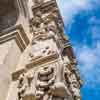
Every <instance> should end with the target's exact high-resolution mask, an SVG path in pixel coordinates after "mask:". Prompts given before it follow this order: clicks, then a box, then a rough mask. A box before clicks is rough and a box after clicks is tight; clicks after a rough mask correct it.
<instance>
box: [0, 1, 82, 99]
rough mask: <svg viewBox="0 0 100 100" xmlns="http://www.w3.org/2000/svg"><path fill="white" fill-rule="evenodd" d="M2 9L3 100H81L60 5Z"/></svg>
mask: <svg viewBox="0 0 100 100" xmlns="http://www.w3.org/2000/svg"><path fill="white" fill-rule="evenodd" d="M0 8H1V11H0V21H1V23H0V68H1V71H0V76H1V77H0V86H1V88H0V100H81V96H80V88H81V85H82V83H81V80H80V76H79V73H78V70H77V69H76V65H77V62H76V58H75V56H74V54H73V50H72V47H71V45H70V44H69V41H68V37H66V38H65V35H64V29H63V28H64V25H63V21H62V18H61V15H60V12H59V9H58V7H57V3H56V0H14V1H13V0H1V1H0ZM11 77H12V79H11Z"/></svg>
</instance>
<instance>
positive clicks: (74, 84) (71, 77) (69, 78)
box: [64, 68, 81, 100]
mask: <svg viewBox="0 0 100 100" xmlns="http://www.w3.org/2000/svg"><path fill="white" fill-rule="evenodd" d="M64 76H65V80H66V82H67V83H68V86H69V90H70V91H71V92H72V95H73V97H74V99H75V100H81V96H80V84H79V82H78V80H77V78H76V75H75V73H73V72H71V71H70V70H69V69H68V68H66V70H65V74H64Z"/></svg>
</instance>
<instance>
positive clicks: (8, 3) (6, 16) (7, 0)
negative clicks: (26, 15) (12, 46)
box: [0, 0, 19, 32]
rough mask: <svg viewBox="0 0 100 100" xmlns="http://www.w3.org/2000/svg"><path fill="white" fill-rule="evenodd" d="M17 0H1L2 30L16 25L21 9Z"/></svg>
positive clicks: (0, 21)
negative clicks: (19, 9)
mask: <svg viewBox="0 0 100 100" xmlns="http://www.w3.org/2000/svg"><path fill="white" fill-rule="evenodd" d="M15 1H16V0H0V32H1V31H2V30H4V29H6V28H9V27H11V26H13V25H15V23H16V21H17V19H18V15H19V11H18V9H17V6H16V2H15Z"/></svg>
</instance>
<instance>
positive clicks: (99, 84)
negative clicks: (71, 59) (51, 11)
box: [58, 0, 100, 100]
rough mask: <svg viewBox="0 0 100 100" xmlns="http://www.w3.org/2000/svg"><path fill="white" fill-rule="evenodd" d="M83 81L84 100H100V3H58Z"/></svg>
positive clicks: (71, 0) (76, 0)
mask: <svg viewBox="0 0 100 100" xmlns="http://www.w3.org/2000/svg"><path fill="white" fill-rule="evenodd" d="M58 5H59V8H60V11H61V14H62V16H63V20H64V24H65V33H66V34H67V35H68V36H69V38H70V41H71V43H72V45H73V48H74V52H75V54H76V57H77V60H78V66H77V67H78V68H79V70H80V74H81V78H82V79H83V80H84V84H83V87H82V89H81V94H82V98H83V100H100V77H99V75H100V63H99V62H100V60H99V59H100V0H58Z"/></svg>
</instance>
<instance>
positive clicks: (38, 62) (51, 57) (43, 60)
mask: <svg viewBox="0 0 100 100" xmlns="http://www.w3.org/2000/svg"><path fill="white" fill-rule="evenodd" d="M58 56H59V55H58V54H56V53H55V54H53V55H49V56H46V57H42V58H39V59H36V60H33V61H32V62H30V63H29V64H27V65H26V68H27V69H31V68H34V67H35V66H37V65H38V66H39V65H42V64H44V63H48V62H50V61H53V60H55V59H57V58H58Z"/></svg>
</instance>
